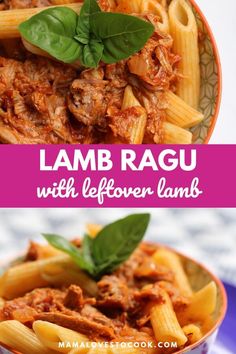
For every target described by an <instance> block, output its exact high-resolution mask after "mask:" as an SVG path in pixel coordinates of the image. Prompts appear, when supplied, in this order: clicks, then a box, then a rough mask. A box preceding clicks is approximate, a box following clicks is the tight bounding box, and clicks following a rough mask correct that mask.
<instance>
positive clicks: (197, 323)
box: [0, 214, 227, 354]
mask: <svg viewBox="0 0 236 354" xmlns="http://www.w3.org/2000/svg"><path fill="white" fill-rule="evenodd" d="M149 217H150V216H149V215H148V214H135V215H130V216H128V217H126V218H124V219H121V220H118V221H115V222H114V223H112V224H109V225H107V226H105V227H100V226H98V225H89V226H88V229H87V233H86V235H85V236H84V238H83V239H74V240H73V241H71V242H69V241H68V240H66V239H65V238H63V237H61V236H58V235H52V234H46V235H44V237H45V238H46V240H47V241H48V244H47V245H45V244H38V243H35V242H31V243H30V246H29V248H28V250H27V252H26V253H25V255H24V256H23V257H21V259H20V260H19V261H17V262H14V264H11V265H8V266H7V267H5V268H4V269H3V271H2V275H1V277H0V297H1V305H0V343H1V344H2V346H0V347H1V348H2V349H0V352H1V353H6V352H5V351H4V350H7V351H8V352H9V351H10V352H14V353H21V354H49V353H52V354H53V353H70V354H96V353H99V354H100V353H102V354H118V353H119V354H120V353H123V354H165V353H175V354H177V353H178V354H180V353H193V354H203V353H204V354H207V353H208V352H209V351H210V348H211V346H212V343H213V342H214V339H215V337H216V335H217V332H218V330H219V327H220V325H221V322H222V321H223V318H224V316H225V313H226V303H227V300H226V294H225V290H224V287H223V285H222V283H221V281H220V280H219V279H218V278H217V277H215V276H214V275H213V274H212V273H211V272H210V271H209V270H207V269H206V268H205V267H204V266H203V265H201V264H200V263H198V262H196V261H195V260H192V259H190V258H189V257H186V256H184V255H182V254H180V253H178V252H176V251H174V250H173V249H170V248H167V247H165V246H162V245H159V244H153V243H152V244H150V243H146V242H142V238H143V236H144V234H145V231H146V228H147V226H148V222H149ZM111 237H112V241H113V243H111ZM4 348H5V349H4ZM1 350H2V351H1Z"/></svg>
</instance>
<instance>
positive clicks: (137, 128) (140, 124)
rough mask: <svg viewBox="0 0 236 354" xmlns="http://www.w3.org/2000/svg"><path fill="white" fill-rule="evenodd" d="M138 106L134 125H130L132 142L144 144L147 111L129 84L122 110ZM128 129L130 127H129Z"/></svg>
mask: <svg viewBox="0 0 236 354" xmlns="http://www.w3.org/2000/svg"><path fill="white" fill-rule="evenodd" d="M132 107H135V108H138V112H136V116H135V119H134V121H133V125H132V126H131V127H129V129H130V143H131V144H142V142H143V138H144V134H145V128H146V124H147V113H146V110H145V108H143V107H142V106H141V104H140V103H139V101H138V100H137V98H136V97H135V96H134V93H133V90H132V87H131V86H127V87H126V89H125V92H124V98H123V103H122V108H121V109H122V110H125V109H127V108H132ZM127 129H128V127H127Z"/></svg>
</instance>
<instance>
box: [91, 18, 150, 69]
mask: <svg viewBox="0 0 236 354" xmlns="http://www.w3.org/2000/svg"><path fill="white" fill-rule="evenodd" d="M90 26H91V30H92V32H93V33H94V34H95V35H96V36H97V37H98V38H100V39H101V40H102V42H103V45H104V52H103V56H102V60H103V61H104V62H105V63H116V62H118V61H120V60H122V59H126V58H128V57H129V56H131V55H133V54H134V53H137V52H138V51H139V50H140V49H142V48H143V47H144V45H145V43H146V42H147V40H148V39H149V38H150V36H151V35H152V34H153V32H154V26H153V25H152V24H151V23H149V22H146V21H144V20H141V19H140V18H138V17H135V16H130V15H125V14H120V13H111V12H100V13H95V14H93V15H91V16H90Z"/></svg>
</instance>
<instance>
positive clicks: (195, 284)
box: [0, 248, 227, 354]
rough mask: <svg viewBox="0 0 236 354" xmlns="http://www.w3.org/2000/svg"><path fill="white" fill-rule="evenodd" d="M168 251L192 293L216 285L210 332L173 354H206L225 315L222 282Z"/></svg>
mask: <svg viewBox="0 0 236 354" xmlns="http://www.w3.org/2000/svg"><path fill="white" fill-rule="evenodd" d="M169 249H170V250H171V251H172V252H175V253H177V254H178V255H179V256H180V257H181V260H182V264H183V266H184V269H185V272H186V274H187V275H188V279H189V281H190V284H191V287H192V289H193V290H194V291H198V290H200V289H201V288H203V287H204V286H205V285H207V284H208V283H209V282H211V281H214V282H215V283H216V286H217V290H218V292H217V305H216V309H215V312H214V314H213V320H214V323H213V326H212V328H211V330H210V331H209V332H208V333H207V334H206V335H205V336H204V337H203V338H202V339H201V340H200V341H199V342H197V343H194V344H193V345H191V346H189V347H187V348H185V349H183V350H180V351H178V352H175V354H181V353H186V354H187V353H189V354H208V353H209V352H210V350H211V348H212V345H213V344H214V341H215V339H216V336H217V333H218V330H219V328H220V325H221V323H222V321H223V319H224V317H225V314H226V309H227V296H226V292H225V289H224V286H223V284H222V282H221V281H220V280H219V279H218V278H217V277H216V276H215V275H213V274H212V273H211V272H210V271H209V270H208V269H207V268H206V267H205V266H203V265H202V264H200V263H198V262H196V261H195V260H193V259H191V258H189V257H187V256H184V255H182V254H181V253H179V252H176V251H174V250H173V249H171V248H169ZM4 268H6V267H3V268H2V269H1V268H0V274H1V270H3V269H4ZM0 354H21V353H19V352H16V351H14V352H12V351H9V350H7V349H5V348H3V347H1V345H0ZM23 354H24V353H23Z"/></svg>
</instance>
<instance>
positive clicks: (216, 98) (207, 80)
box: [168, 0, 222, 144]
mask: <svg viewBox="0 0 236 354" xmlns="http://www.w3.org/2000/svg"><path fill="white" fill-rule="evenodd" d="M168 1H169V2H170V0H168ZM187 1H188V2H189V3H190V4H191V6H192V8H193V11H194V13H195V16H196V19H197V24H198V29H199V33H200V34H201V42H200V67H201V92H200V107H199V109H200V110H201V111H202V113H203V114H204V117H205V119H204V121H203V122H201V123H200V124H198V125H197V126H196V127H194V128H192V129H191V130H192V133H193V142H194V143H195V144H207V143H208V142H209V140H210V137H211V135H212V133H213V130H214V127H215V124H216V120H217V117H218V114H219V109H220V102H221V90H222V73H221V65H220V58H219V53H218V49H217V45H216V41H215V39H214V36H213V34H212V31H211V29H210V26H209V24H208V22H207V20H206V18H205V16H204V15H203V13H202V12H201V10H200V9H199V7H198V6H197V4H196V3H195V1H194V0H187Z"/></svg>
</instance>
